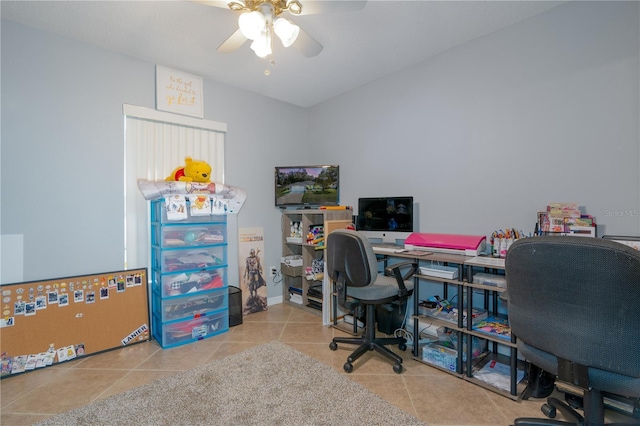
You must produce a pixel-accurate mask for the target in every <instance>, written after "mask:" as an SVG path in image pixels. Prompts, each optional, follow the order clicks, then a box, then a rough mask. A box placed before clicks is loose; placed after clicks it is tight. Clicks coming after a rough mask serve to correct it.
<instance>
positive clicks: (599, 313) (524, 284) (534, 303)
mask: <svg viewBox="0 0 640 426" xmlns="http://www.w3.org/2000/svg"><path fill="white" fill-rule="evenodd" d="M506 277H507V287H508V292H509V296H508V298H509V299H508V300H509V301H508V312H509V323H510V325H511V331H512V332H513V334H514V335H515V336H516V337H517V342H518V350H519V351H520V353H521V354H522V355H523V356H524V357H525V358H526V359H527V360H528V361H530V362H531V363H532V364H534V365H537V366H538V367H540V368H542V369H543V370H545V371H548V372H550V373H552V374H555V375H556V376H557V380H558V381H563V382H568V383H570V384H573V385H574V386H577V387H579V388H582V389H583V391H584V396H583V403H582V406H583V412H584V417H582V416H581V415H579V414H578V413H577V412H576V411H575V410H573V409H571V407H569V406H568V405H566V404H564V402H562V401H559V400H558V399H556V398H549V399H548V400H547V404H545V405H544V406H543V408H542V411H543V413H545V415H547V416H548V417H552V418H553V417H555V414H556V410H558V411H559V412H561V413H562V414H563V415H564V416H565V417H566V418H567V419H569V422H560V421H557V420H550V419H532V418H524V419H516V421H515V424H516V425H542V424H556V425H557V424H578V425H596V424H597V425H601V424H604V404H603V392H604V393H610V394H614V395H621V396H624V397H631V398H637V397H640V252H637V251H635V250H633V249H632V248H630V247H627V246H625V245H623V244H620V243H616V242H614V241H610V240H603V239H595V238H585V237H575V236H542V237H533V238H525V239H522V240H518V241H517V242H516V243H514V244H513V245H512V246H511V248H509V252H508V254H507V258H506Z"/></svg>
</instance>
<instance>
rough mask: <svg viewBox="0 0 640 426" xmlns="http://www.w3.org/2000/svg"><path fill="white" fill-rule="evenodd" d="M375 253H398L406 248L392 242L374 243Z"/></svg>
mask: <svg viewBox="0 0 640 426" xmlns="http://www.w3.org/2000/svg"><path fill="white" fill-rule="evenodd" d="M371 246H372V247H373V251H374V253H384V254H387V253H391V254H393V253H398V252H399V251H402V250H404V247H402V246H394V245H392V244H372V245H371Z"/></svg>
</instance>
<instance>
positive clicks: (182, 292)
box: [150, 200, 229, 348]
mask: <svg viewBox="0 0 640 426" xmlns="http://www.w3.org/2000/svg"><path fill="white" fill-rule="evenodd" d="M186 210H187V213H188V215H187V218H186V219H182V220H168V218H167V214H166V209H165V203H164V200H157V201H152V202H151V241H150V242H151V277H152V292H153V297H152V299H151V300H152V322H151V325H152V327H151V334H152V335H153V337H154V338H155V339H156V340H157V341H158V342H159V343H160V346H162V347H163V348H167V347H171V346H176V345H183V344H186V343H190V342H194V341H197V340H201V339H205V338H207V337H211V336H215V335H217V334H220V333H223V332H225V331H227V330H229V292H228V264H227V247H228V245H227V217H226V215H218V214H212V215H204V216H200V215H198V216H191V215H190V205H189V202H188V201H187V203H186Z"/></svg>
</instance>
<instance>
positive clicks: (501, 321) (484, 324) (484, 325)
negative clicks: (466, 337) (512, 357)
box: [473, 316, 511, 341]
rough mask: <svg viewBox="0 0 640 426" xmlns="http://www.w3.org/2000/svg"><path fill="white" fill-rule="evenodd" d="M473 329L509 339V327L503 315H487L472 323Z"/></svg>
mask: <svg viewBox="0 0 640 426" xmlns="http://www.w3.org/2000/svg"><path fill="white" fill-rule="evenodd" d="M473 330H474V331H478V332H480V333H486V334H488V335H490V336H494V337H499V338H501V339H505V340H509V341H511V327H510V326H509V321H508V319H507V318H504V317H499V316H489V317H487V318H485V319H483V320H482V321H479V322H478V323H476V324H474V326H473Z"/></svg>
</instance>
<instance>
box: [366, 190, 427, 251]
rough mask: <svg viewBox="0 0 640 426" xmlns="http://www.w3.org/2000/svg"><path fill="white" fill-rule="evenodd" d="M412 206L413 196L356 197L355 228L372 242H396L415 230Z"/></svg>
mask: <svg viewBox="0 0 640 426" xmlns="http://www.w3.org/2000/svg"><path fill="white" fill-rule="evenodd" d="M413 207H414V206H413V197H375V198H358V217H357V221H356V229H357V230H358V231H361V232H362V233H363V234H365V236H366V237H367V238H369V239H370V240H372V242H374V243H375V242H376V241H374V240H380V241H381V242H382V243H385V244H398V242H397V240H405V239H407V237H408V236H409V235H410V234H411V233H412V232H414V231H417V229H414V228H416V227H415V226H414V208H413Z"/></svg>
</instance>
